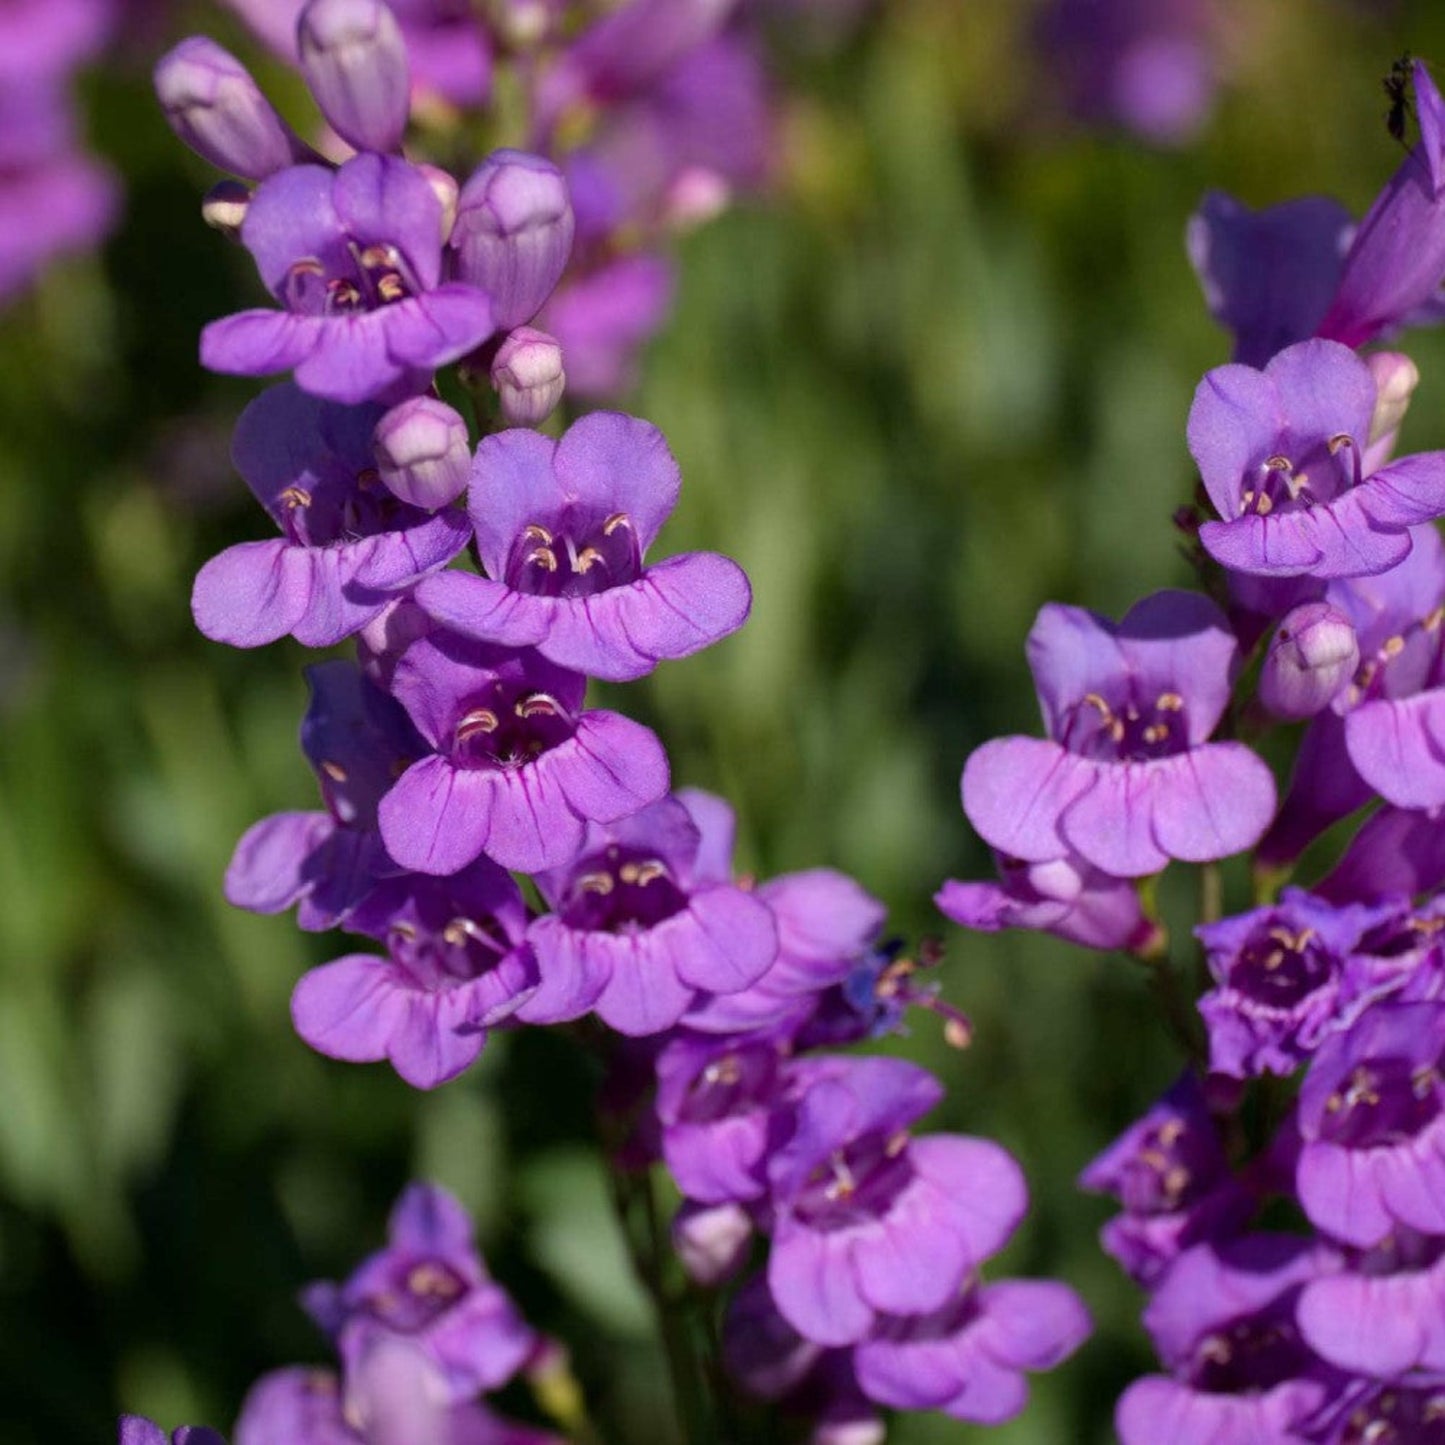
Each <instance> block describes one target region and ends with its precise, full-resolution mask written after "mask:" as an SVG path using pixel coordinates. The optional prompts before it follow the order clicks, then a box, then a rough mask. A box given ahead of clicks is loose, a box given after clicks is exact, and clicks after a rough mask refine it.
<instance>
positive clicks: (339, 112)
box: [296, 0, 411, 151]
mask: <svg viewBox="0 0 1445 1445" xmlns="http://www.w3.org/2000/svg"><path fill="white" fill-rule="evenodd" d="M296 48H297V52H298V54H299V55H300V59H301V70H302V73H303V74H304V75H305V76H306V84H307V85H308V86H309V87H310V88H311V94H312V95H314V96H315V97H316V103H317V104H318V105H319V106H320V107H321V112H322V114H323V115H325V117H326V119H327V120H328V121H329V122H330V124H331V127H332V129H333V130H334V131H335V132H336V133H337V135H339V136H340V137H341V138H342V140H344V141H347V142H348V143H349V144H351V145H353V146H355V147H356V148H357V150H362V151H391V150H396V149H397V148H398V147H399V146H400V145H401V139H402V136H403V135H405V134H406V122H407V116H408V114H409V113H410V110H411V94H410V80H409V76H408V73H407V56H406V42H405V41H404V40H403V39H402V35H401V27H400V26H399V25H398V24H397V20H396V16H395V15H393V14H392V12H391V10H390V8H389V7H388V6H387V5H386V4H385V3H383V0H307V3H306V4H305V5H304V6H303V7H302V9H301V13H300V15H299V16H298V17H297V21H296Z"/></svg>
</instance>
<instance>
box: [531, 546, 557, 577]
mask: <svg viewBox="0 0 1445 1445" xmlns="http://www.w3.org/2000/svg"><path fill="white" fill-rule="evenodd" d="M526 560H527V561H528V562H535V563H536V564H537V566H539V567H545V568H546V570H547V571H548V572H555V571H556V570H557V554H556V553H555V552H553V550H552V549H551V548H550V547H534V548H533V549H532V550H531V551H530V552H528V553H527V557H526Z"/></svg>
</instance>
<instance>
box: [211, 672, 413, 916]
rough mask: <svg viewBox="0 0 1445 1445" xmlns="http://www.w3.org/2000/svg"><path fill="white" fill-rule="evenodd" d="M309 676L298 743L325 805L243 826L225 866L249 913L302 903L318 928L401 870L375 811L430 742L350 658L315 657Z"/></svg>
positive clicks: (229, 889) (231, 888) (235, 897)
mask: <svg viewBox="0 0 1445 1445" xmlns="http://www.w3.org/2000/svg"><path fill="white" fill-rule="evenodd" d="M306 681H307V683H308V684H309V686H310V688H311V701H310V703H309V705H308V706H307V709H306V716H305V717H304V718H303V719H302V722H301V747H302V750H303V751H304V752H305V754H306V757H307V760H308V761H309V762H310V764H311V766H312V768H314V769H315V771H316V780H317V782H318V783H319V784H320V785H321V797H322V801H323V802H324V803H325V805H326V807H325V811H323V812H293V813H276V814H273V815H272V816H271V817H269V818H263V819H262V820H261V821H260V822H259V823H256V824H253V825H252V826H251V827H250V828H249V829H247V831H246V833H245V834H244V835H243V836H242V838H241V841H240V842H239V843H237V844H236V851H235V854H234V855H233V856H232V858H231V863H230V867H228V868H227V869H226V898H227V900H228V901H229V902H231V903H233V904H234V905H235V906H236V907H237V908H248V909H250V910H251V911H252V912H253V913H280V912H282V911H283V910H284V909H287V908H290V907H291V905H292V904H293V903H299V904H300V908H299V909H298V910H297V920H296V921H297V922H298V923H299V924H300V925H301V927H302V928H305V929H309V930H312V931H315V932H319V931H322V930H324V929H328V928H334V927H336V925H337V924H338V923H340V922H341V921H342V920H343V919H344V918H345V917H346V916H347V914H348V913H350V911H351V910H352V909H353V908H354V907H355V906H356V905H357V904H358V903H360V902H361V900H362V899H363V898H364V897H366V895H367V894H368V893H369V892H370V891H371V889H372V888H374V887H375V886H376V884H377V882H378V881H379V880H380V879H382V878H386V877H389V876H391V875H394V874H395V873H397V872H399V871H400V870H399V869H398V868H397V865H396V864H395V863H393V862H392V861H391V859H390V858H389V857H388V856H387V853H386V850H385V848H383V847H382V844H381V835H380V833H379V832H378V831H377V822H376V808H377V804H378V803H379V802H380V801H381V798H382V796H383V795H384V794H385V793H386V791H387V789H388V788H390V787H391V785H392V783H393V782H394V781H395V779H396V776H397V773H398V772H399V771H404V770H405V769H406V767H407V766H408V765H409V764H411V763H413V762H415V761H416V760H417V759H418V758H420V757H421V756H422V755H423V754H425V752H426V751H427V746H426V744H425V743H424V742H423V741H422V738H421V735H420V734H419V733H418V732H417V730H416V729H415V728H414V727H413V726H412V725H411V719H410V718H408V717H407V715H406V713H405V711H403V709H402V707H401V705H400V704H399V703H398V702H397V701H396V699H395V698H392V697H389V696H388V695H387V694H386V693H384V692H382V691H381V689H380V688H378V687H376V686H375V685H374V684H373V683H371V682H369V681H368V680H367V678H366V676H365V674H363V673H362V672H361V670H360V669H359V668H358V667H357V666H356V665H355V664H354V663H350V662H342V661H332V662H318V663H314V664H313V665H312V666H310V667H308V668H307V669H306Z"/></svg>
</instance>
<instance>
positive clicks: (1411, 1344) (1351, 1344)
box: [1297, 1229, 1445, 1440]
mask: <svg viewBox="0 0 1445 1445" xmlns="http://www.w3.org/2000/svg"><path fill="white" fill-rule="evenodd" d="M1297 1315H1298V1319H1299V1327H1300V1331H1301V1333H1302V1334H1303V1335H1304V1337H1305V1339H1306V1340H1307V1341H1308V1343H1309V1344H1310V1346H1311V1348H1312V1349H1314V1350H1315V1351H1316V1353H1318V1354H1319V1355H1320V1356H1322V1357H1323V1358H1324V1359H1326V1360H1328V1361H1329V1362H1330V1363H1331V1364H1332V1365H1337V1366H1338V1367H1339V1368H1340V1369H1342V1370H1350V1371H1353V1372H1355V1373H1357V1374H1361V1375H1369V1376H1372V1377H1373V1378H1375V1379H1377V1380H1389V1379H1394V1378H1395V1377H1397V1376H1399V1375H1404V1374H1407V1373H1409V1372H1410V1371H1411V1370H1430V1371H1433V1372H1435V1373H1437V1374H1440V1373H1445V1238H1442V1237H1440V1236H1435V1237H1433V1238H1432V1237H1430V1236H1427V1235H1423V1234H1419V1233H1417V1232H1416V1231H1415V1230H1412V1229H1396V1230H1395V1231H1393V1232H1392V1233H1391V1234H1389V1235H1387V1236H1386V1237H1385V1238H1384V1239H1383V1240H1382V1241H1381V1242H1380V1243H1379V1244H1377V1245H1375V1246H1374V1248H1372V1249H1365V1250H1350V1251H1347V1253H1346V1256H1345V1266H1344V1268H1343V1269H1342V1270H1341V1271H1340V1272H1339V1273H1338V1274H1330V1275H1326V1276H1324V1277H1323V1278H1322V1279H1317V1280H1312V1281H1311V1282H1310V1283H1309V1284H1307V1285H1306V1286H1305V1287H1304V1291H1303V1292H1302V1293H1301V1295H1300V1299H1299V1308H1298V1311H1297ZM1442 1419H1445V1416H1442ZM1383 1438H1384V1439H1387V1440H1388V1439H1389V1438H1390V1437H1389V1436H1384V1437H1383Z"/></svg>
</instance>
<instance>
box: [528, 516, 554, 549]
mask: <svg viewBox="0 0 1445 1445" xmlns="http://www.w3.org/2000/svg"><path fill="white" fill-rule="evenodd" d="M522 535H523V536H524V537H525V538H526V539H527V540H528V541H529V542H540V543H541V544H542V545H543V546H544V547H550V546H551V545H552V534H551V533H550V532H549V531H548V530H547V529H546V528H545V527H544V526H542V525H541V524H540V523H538V522H528V523H527V525H526V526H525V527H523V528H522Z"/></svg>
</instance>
